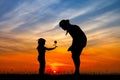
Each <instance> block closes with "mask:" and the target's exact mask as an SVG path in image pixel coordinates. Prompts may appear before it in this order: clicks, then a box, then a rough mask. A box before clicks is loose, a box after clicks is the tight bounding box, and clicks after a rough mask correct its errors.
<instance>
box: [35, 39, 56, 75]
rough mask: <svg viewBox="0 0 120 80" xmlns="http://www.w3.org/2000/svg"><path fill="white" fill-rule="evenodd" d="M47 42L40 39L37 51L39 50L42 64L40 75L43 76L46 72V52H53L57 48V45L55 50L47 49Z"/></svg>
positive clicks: (39, 58) (39, 59)
mask: <svg viewBox="0 0 120 80" xmlns="http://www.w3.org/2000/svg"><path fill="white" fill-rule="evenodd" d="M45 42H46V40H45V39H43V38H40V39H38V47H37V50H38V53H39V55H38V61H39V63H40V68H39V74H41V75H43V74H44V71H45V52H46V50H53V49H55V48H56V47H57V46H56V45H55V47H53V48H47V47H45V46H44V45H45ZM55 42H56V43H57V41H55ZM55 42H54V43H55ZM56 43H55V44H56Z"/></svg>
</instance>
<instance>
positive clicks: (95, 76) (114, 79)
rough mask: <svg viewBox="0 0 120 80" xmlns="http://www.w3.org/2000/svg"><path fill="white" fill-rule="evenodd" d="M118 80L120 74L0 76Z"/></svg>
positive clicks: (10, 79) (7, 79)
mask: <svg viewBox="0 0 120 80" xmlns="http://www.w3.org/2000/svg"><path fill="white" fill-rule="evenodd" d="M105 79H107V80H108V79H110V80H120V74H109V75H108V74H104V75H103V74H99V75H98V74H81V75H74V74H64V75H50V74H45V75H44V76H40V75H38V74H0V80H105Z"/></svg>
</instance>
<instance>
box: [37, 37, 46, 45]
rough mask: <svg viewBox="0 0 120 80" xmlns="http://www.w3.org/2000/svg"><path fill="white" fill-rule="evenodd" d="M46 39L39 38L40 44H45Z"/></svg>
mask: <svg viewBox="0 0 120 80" xmlns="http://www.w3.org/2000/svg"><path fill="white" fill-rule="evenodd" d="M45 41H46V40H45V39H43V38H40V39H38V44H40V45H44V44H45Z"/></svg>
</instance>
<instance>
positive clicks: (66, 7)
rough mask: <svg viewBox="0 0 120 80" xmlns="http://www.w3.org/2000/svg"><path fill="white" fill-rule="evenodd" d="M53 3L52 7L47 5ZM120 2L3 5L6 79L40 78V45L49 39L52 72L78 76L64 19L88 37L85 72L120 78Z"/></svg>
mask: <svg viewBox="0 0 120 80" xmlns="http://www.w3.org/2000/svg"><path fill="white" fill-rule="evenodd" d="M46 2H47V3H46ZM73 4H75V5H73ZM119 4H120V0H94V2H93V1H92V0H15V1H14V2H13V1H12V0H7V1H6V0H2V1H1V2H0V7H1V6H2V8H1V9H0V74H4V73H5V74H6V73H8V74H11V73H16V74H38V70H39V63H38V61H37V57H38V52H37V50H36V47H37V45H38V44H37V40H38V39H39V38H44V39H46V45H45V46H46V47H53V44H54V40H57V42H58V43H57V46H58V47H57V48H56V49H55V50H52V51H47V52H46V70H45V72H46V73H49V74H67V73H69V74H72V73H73V72H74V64H73V61H72V58H71V53H70V52H67V49H68V48H69V46H70V45H71V43H72V39H71V37H70V35H69V34H68V35H67V36H66V35H65V33H66V32H65V31H64V30H62V29H61V28H60V27H59V22H60V21H61V20H62V19H70V23H71V24H73V25H78V26H79V27H80V28H81V29H82V30H83V31H84V32H85V34H86V36H87V40H88V41H87V46H86V47H85V49H84V50H83V52H82V54H81V56H80V58H81V66H80V70H81V71H80V72H81V73H89V74H94V73H96V74H104V73H108V74H113V73H119V74H120V5H119Z"/></svg>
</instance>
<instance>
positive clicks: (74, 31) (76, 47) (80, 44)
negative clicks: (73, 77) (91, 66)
mask: <svg viewBox="0 0 120 80" xmlns="http://www.w3.org/2000/svg"><path fill="white" fill-rule="evenodd" d="M59 26H60V27H61V28H62V29H63V30H65V31H66V35H67V33H69V34H70V35H71V37H72V39H73V40H72V45H71V46H70V47H69V48H68V51H71V53H72V59H73V62H74V65H75V74H79V67H80V54H81V52H82V50H83V48H84V47H85V46H86V43H87V37H86V35H85V33H84V32H83V31H82V30H81V29H80V27H79V26H77V25H72V24H70V23H69V20H61V21H60V23H59Z"/></svg>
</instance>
